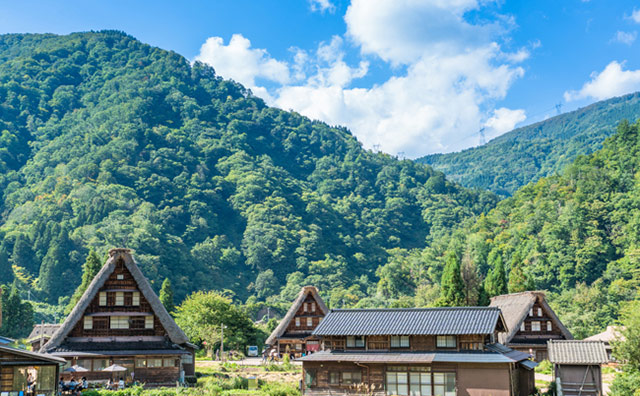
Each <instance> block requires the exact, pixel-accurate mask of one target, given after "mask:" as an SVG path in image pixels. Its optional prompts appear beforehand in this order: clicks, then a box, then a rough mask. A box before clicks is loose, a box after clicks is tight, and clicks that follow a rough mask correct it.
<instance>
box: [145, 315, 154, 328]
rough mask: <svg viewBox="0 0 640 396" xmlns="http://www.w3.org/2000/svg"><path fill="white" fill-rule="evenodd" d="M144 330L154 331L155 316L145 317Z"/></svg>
mask: <svg viewBox="0 0 640 396" xmlns="http://www.w3.org/2000/svg"><path fill="white" fill-rule="evenodd" d="M144 328H145V329H153V316H151V315H149V316H145V317H144Z"/></svg>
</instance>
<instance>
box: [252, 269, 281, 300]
mask: <svg viewBox="0 0 640 396" xmlns="http://www.w3.org/2000/svg"><path fill="white" fill-rule="evenodd" d="M253 289H254V290H255V292H256V295H257V296H258V298H266V297H268V296H272V295H274V294H276V293H277V291H278V279H277V278H276V276H275V275H274V274H273V271H272V270H271V269H268V270H266V271H262V272H260V273H259V274H258V276H257V277H256V282H255V283H254V285H253Z"/></svg>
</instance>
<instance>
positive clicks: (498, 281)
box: [484, 248, 507, 297]
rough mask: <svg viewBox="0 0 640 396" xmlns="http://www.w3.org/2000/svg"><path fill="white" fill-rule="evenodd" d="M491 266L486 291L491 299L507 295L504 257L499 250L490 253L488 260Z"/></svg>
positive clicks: (486, 279) (485, 281) (486, 280)
mask: <svg viewBox="0 0 640 396" xmlns="http://www.w3.org/2000/svg"><path fill="white" fill-rule="evenodd" d="M487 262H488V264H489V268H491V269H490V270H489V274H488V275H487V277H486V278H485V280H484V289H485V291H486V292H487V295H488V296H489V297H493V296H499V295H501V294H506V293H507V275H506V273H505V270H504V262H503V261H502V255H501V254H500V251H499V250H498V249H497V248H494V249H493V250H491V252H489V257H488V258H487Z"/></svg>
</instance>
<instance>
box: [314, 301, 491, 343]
mask: <svg viewBox="0 0 640 396" xmlns="http://www.w3.org/2000/svg"><path fill="white" fill-rule="evenodd" d="M499 321H500V322H499ZM498 323H500V324H503V321H502V315H501V313H500V309H498V308H494V307H451V308H404V309H402V308H399V309H335V310H331V311H329V313H328V314H327V316H326V317H325V318H324V319H323V320H322V322H320V325H319V326H318V327H317V328H316V329H315V331H314V332H313V334H314V335H320V336H329V335H336V336H348V335H438V334H440V335H456V334H491V333H493V332H494V330H495V329H496V326H497V325H498Z"/></svg>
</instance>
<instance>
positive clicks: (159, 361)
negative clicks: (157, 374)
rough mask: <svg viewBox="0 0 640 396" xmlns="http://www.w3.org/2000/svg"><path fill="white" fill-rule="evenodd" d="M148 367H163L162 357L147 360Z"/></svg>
mask: <svg viewBox="0 0 640 396" xmlns="http://www.w3.org/2000/svg"><path fill="white" fill-rule="evenodd" d="M147 367H162V359H149V360H147Z"/></svg>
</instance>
